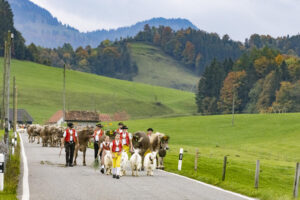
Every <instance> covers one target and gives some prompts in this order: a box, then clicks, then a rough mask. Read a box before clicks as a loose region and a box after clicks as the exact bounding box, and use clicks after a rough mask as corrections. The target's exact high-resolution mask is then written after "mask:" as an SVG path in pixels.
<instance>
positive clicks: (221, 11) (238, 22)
mask: <svg viewBox="0 0 300 200" xmlns="http://www.w3.org/2000/svg"><path fill="white" fill-rule="evenodd" d="M31 1H32V2H34V3H36V4H38V5H39V6H41V7H43V8H45V9H47V10H48V11H50V13H51V14H52V15H53V16H55V17H57V18H58V20H59V21H61V22H62V23H63V24H69V25H71V26H73V27H75V28H77V29H79V30H80V31H82V32H86V31H93V30H97V29H112V28H118V27H123V26H129V25H132V24H135V23H136V22H139V21H143V20H147V19H150V18H153V17H165V18H186V19H188V20H190V21H191V22H192V23H193V24H194V25H196V26H197V27H198V28H199V29H201V30H205V31H207V32H215V33H218V34H219V35H220V36H222V35H224V34H228V35H229V36H230V37H231V38H232V39H234V40H240V41H244V40H245V38H249V36H250V35H251V34H253V33H258V34H269V35H271V36H273V37H277V36H284V35H288V34H289V35H295V34H298V33H299V32H300V20H299V19H300V0H31Z"/></svg>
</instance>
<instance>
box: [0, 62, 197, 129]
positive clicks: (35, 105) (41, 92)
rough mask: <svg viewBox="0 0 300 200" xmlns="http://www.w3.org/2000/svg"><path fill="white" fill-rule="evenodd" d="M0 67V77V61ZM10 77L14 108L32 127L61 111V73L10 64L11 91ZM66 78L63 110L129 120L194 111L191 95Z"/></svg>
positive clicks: (83, 76)
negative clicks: (25, 115) (14, 91)
mask: <svg viewBox="0 0 300 200" xmlns="http://www.w3.org/2000/svg"><path fill="white" fill-rule="evenodd" d="M0 66H1V67H0V69H1V70H0V72H1V74H0V76H1V77H2V71H3V67H2V66H3V58H0ZM13 76H15V77H16V82H17V87H18V107H19V108H25V109H26V110H27V111H28V112H29V113H30V114H31V115H32V116H33V118H34V119H35V123H44V122H46V121H47V120H48V119H49V118H50V117H51V116H52V115H53V114H54V113H55V112H56V111H57V110H60V109H62V87H63V70H62V69H60V68H54V67H47V66H44V65H40V64H36V63H32V62H26V61H18V60H12V63H11V91H12V77H13ZM66 77H67V78H66V88H67V89H66V108H67V110H97V111H99V112H101V113H108V114H113V113H115V112H120V111H126V112H127V113H128V114H129V116H130V117H131V118H132V119H137V118H149V117H158V116H170V115H171V116H172V115H183V114H190V113H193V112H195V110H196V105H195V101H194V97H195V95H194V94H193V93H191V92H185V91H180V90H175V89H169V88H164V87H158V86H152V85H146V84H143V83H136V82H129V81H123V80H118V79H112V78H107V77H103V76H97V75H94V74H88V73H83V72H78V71H72V70H67V73H66ZM0 86H1V88H2V81H1V83H0ZM11 99H12V98H11Z"/></svg>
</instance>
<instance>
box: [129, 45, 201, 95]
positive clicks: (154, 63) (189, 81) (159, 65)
mask: <svg viewBox="0 0 300 200" xmlns="http://www.w3.org/2000/svg"><path fill="white" fill-rule="evenodd" d="M130 46H131V55H132V58H133V60H134V61H135V62H136V63H137V65H138V69H139V72H138V75H137V76H136V77H134V78H133V81H136V82H141V83H147V84H151V85H158V86H163V87H170V88H176V89H181V90H186V91H195V89H196V84H197V82H198V81H199V77H197V76H195V75H194V74H193V73H192V72H191V71H189V70H187V69H185V68H184V66H182V65H181V64H180V63H179V62H178V61H176V60H174V59H173V58H171V57H170V56H168V55H166V54H165V53H164V52H163V51H162V50H160V49H159V48H157V47H155V46H152V45H148V44H145V43H131V44H130Z"/></svg>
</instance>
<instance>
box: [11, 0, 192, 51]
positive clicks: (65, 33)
mask: <svg viewBox="0 0 300 200" xmlns="http://www.w3.org/2000/svg"><path fill="white" fill-rule="evenodd" d="M8 2H9V3H10V5H11V8H12V10H13V13H14V23H15V26H16V28H17V29H18V30H19V31H20V32H21V33H22V35H23V37H24V38H25V39H26V43H27V44H30V43H32V42H33V43H35V44H36V45H40V46H43V47H48V48H56V47H58V46H61V45H62V44H63V43H70V44H71V45H72V46H73V47H75V48H76V47H78V46H86V45H91V46H92V47H96V46H98V45H99V44H100V42H101V41H103V40H105V39H109V40H115V39H119V38H121V37H122V38H125V37H128V36H129V37H131V36H135V35H136V34H137V33H138V32H139V31H141V30H143V28H144V25H145V24H149V25H150V26H155V27H158V26H160V25H162V26H170V27H171V28H172V29H173V30H175V31H176V30H180V29H186V28H189V27H191V28H193V29H198V28H197V27H196V26H195V25H193V24H192V23H191V22H190V21H189V20H187V19H181V18H176V19H165V18H152V19H150V20H145V21H142V22H138V23H136V24H134V25H132V26H128V27H121V28H118V29H111V30H104V29H103V30H96V31H91V32H87V33H83V32H80V31H78V30H77V29H75V28H73V27H71V26H68V25H64V24H62V23H61V22H60V21H58V19H57V18H55V17H53V16H52V15H51V13H50V12H49V11H47V10H46V9H44V8H41V7H40V6H38V5H36V4H34V3H33V2H31V1H29V0H8Z"/></svg>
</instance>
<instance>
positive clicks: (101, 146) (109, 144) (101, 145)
mask: <svg viewBox="0 0 300 200" xmlns="http://www.w3.org/2000/svg"><path fill="white" fill-rule="evenodd" d="M104 144H106V142H102V143H101V144H100V148H101V149H102V148H103V145H104ZM108 146H109V147H111V143H110V142H108Z"/></svg>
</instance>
